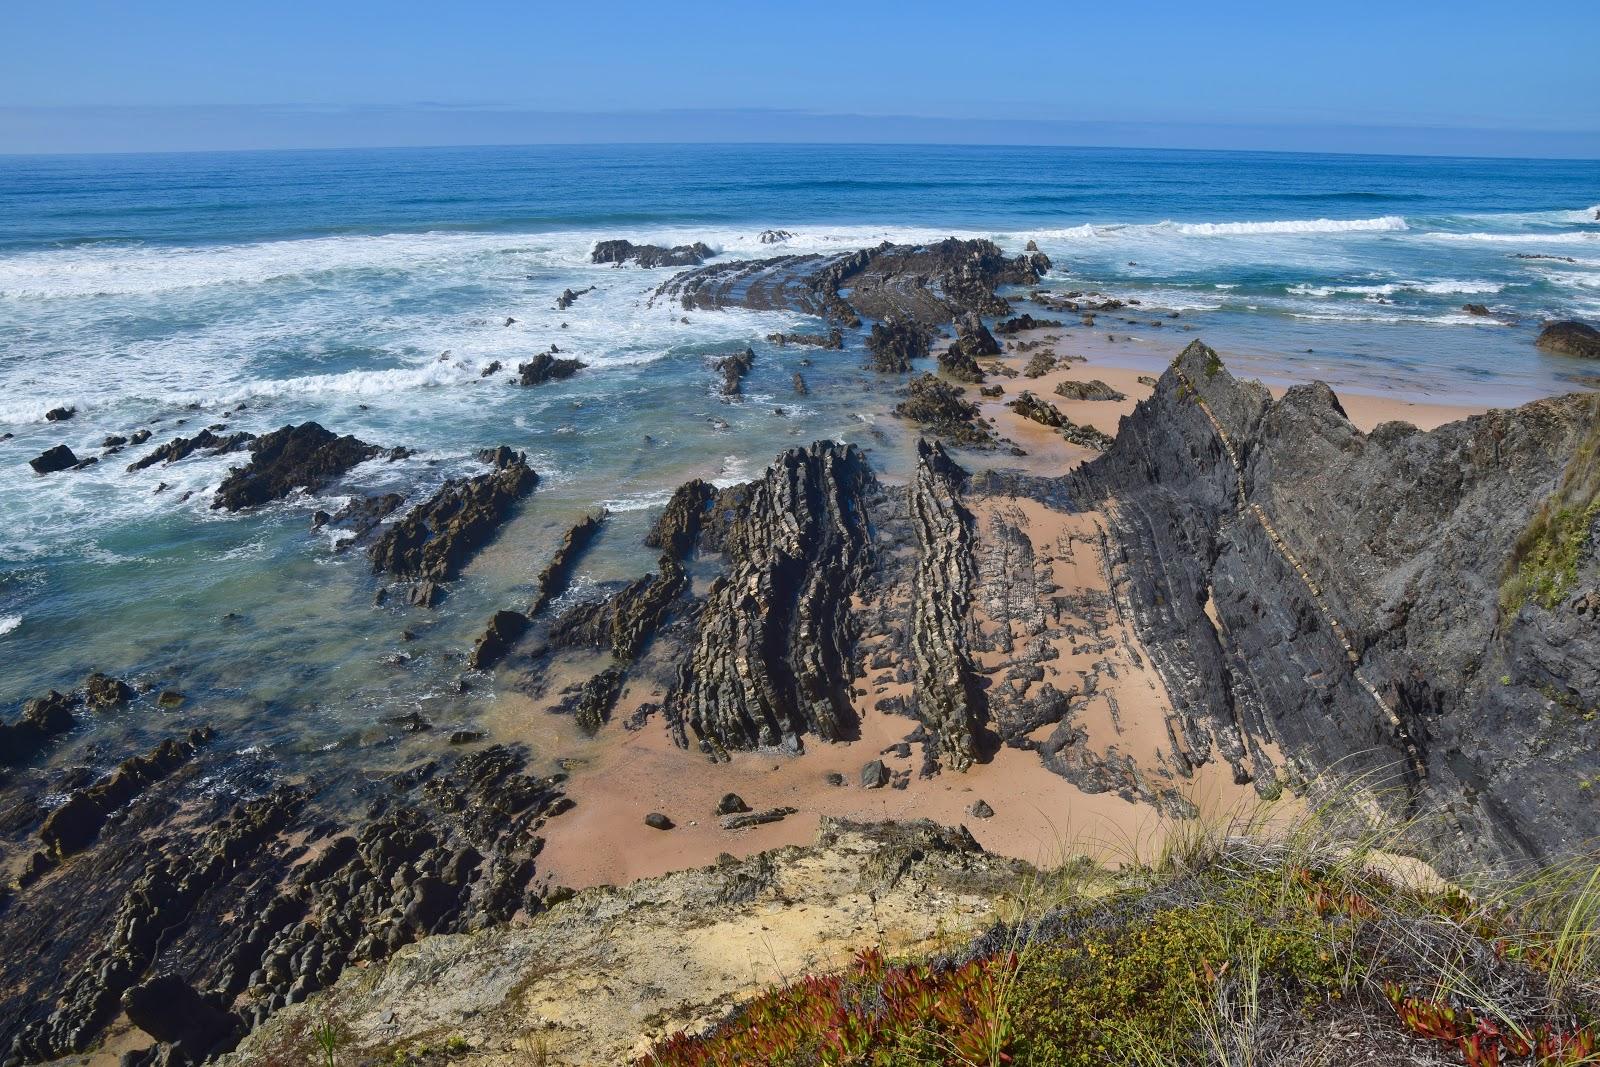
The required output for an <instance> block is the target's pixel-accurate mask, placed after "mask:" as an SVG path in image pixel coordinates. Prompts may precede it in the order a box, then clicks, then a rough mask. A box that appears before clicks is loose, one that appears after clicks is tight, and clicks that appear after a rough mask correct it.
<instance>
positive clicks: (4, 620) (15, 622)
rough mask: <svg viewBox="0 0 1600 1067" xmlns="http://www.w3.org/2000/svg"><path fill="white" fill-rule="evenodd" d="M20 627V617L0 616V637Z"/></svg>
mask: <svg viewBox="0 0 1600 1067" xmlns="http://www.w3.org/2000/svg"><path fill="white" fill-rule="evenodd" d="M21 625H22V616H21V615H0V637H4V636H5V635H6V634H8V633H10V632H11V631H12V630H15V629H16V628H17V627H19V626H21Z"/></svg>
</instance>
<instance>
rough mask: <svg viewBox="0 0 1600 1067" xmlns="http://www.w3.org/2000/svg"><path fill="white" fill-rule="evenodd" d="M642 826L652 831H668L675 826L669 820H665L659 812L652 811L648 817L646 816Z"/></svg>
mask: <svg viewBox="0 0 1600 1067" xmlns="http://www.w3.org/2000/svg"><path fill="white" fill-rule="evenodd" d="M644 824H645V825H646V826H648V827H650V828H651V829H652V830H670V829H672V828H673V826H674V825H676V824H675V823H673V821H672V820H671V819H669V818H667V817H666V816H665V815H663V814H661V813H660V812H659V811H652V812H651V813H650V814H649V815H646V816H645V817H644Z"/></svg>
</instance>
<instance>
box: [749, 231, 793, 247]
mask: <svg viewBox="0 0 1600 1067" xmlns="http://www.w3.org/2000/svg"><path fill="white" fill-rule="evenodd" d="M793 236H794V234H792V233H790V232H789V231H788V230H762V231H761V236H760V237H758V238H757V240H759V241H760V242H761V243H762V244H764V245H775V244H780V243H782V242H784V241H787V240H788V239H789V238H791V237H793Z"/></svg>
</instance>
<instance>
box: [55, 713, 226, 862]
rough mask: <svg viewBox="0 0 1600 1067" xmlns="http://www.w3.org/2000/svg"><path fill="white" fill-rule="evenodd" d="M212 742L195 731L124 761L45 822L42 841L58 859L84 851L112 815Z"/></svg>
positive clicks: (206, 734) (208, 735) (204, 732)
mask: <svg viewBox="0 0 1600 1067" xmlns="http://www.w3.org/2000/svg"><path fill="white" fill-rule="evenodd" d="M209 740H211V731H210V730H195V731H194V732H192V733H191V734H189V736H188V737H187V738H185V739H183V740H181V741H179V740H175V739H172V738H169V739H167V740H166V741H163V742H161V743H160V744H159V745H157V746H156V747H155V748H153V749H151V750H150V751H149V752H148V753H147V754H145V755H143V756H134V757H133V758H132V759H128V760H124V761H123V762H122V764H121V766H119V767H118V768H117V770H116V773H114V774H111V775H107V776H106V777H105V778H102V779H100V780H99V781H97V782H95V783H94V784H93V785H91V786H89V787H88V788H86V789H78V790H74V791H73V792H72V794H71V795H69V796H68V797H67V800H66V803H64V804H62V805H61V806H60V807H59V808H57V809H55V810H54V811H52V812H51V813H50V815H49V817H48V818H46V819H45V821H44V825H43V826H41V827H40V828H39V840H40V841H41V842H43V844H44V846H45V848H46V849H48V850H49V852H50V853H51V854H52V855H53V856H54V857H56V858H58V859H59V858H63V857H66V856H70V855H72V854H73V853H75V852H81V851H83V849H84V848H85V847H87V846H88V844H89V842H91V841H93V840H94V837H95V835H96V834H98V833H99V832H100V827H102V826H104V825H105V822H106V819H108V818H110V816H111V815H112V813H114V812H116V811H117V810H118V809H119V808H122V807H124V806H126V805H127V804H128V802H129V801H131V800H133V798H134V797H136V796H138V795H139V794H140V793H143V792H144V791H145V790H146V789H148V788H149V787H150V786H151V785H152V784H153V783H155V782H159V781H160V780H161V779H163V778H165V777H166V776H167V775H169V774H171V773H172V772H173V771H175V770H177V769H178V768H179V767H181V766H183V764H184V763H186V762H188V760H189V759H190V758H191V757H192V756H193V755H194V753H195V749H196V748H198V747H199V746H200V745H202V744H204V743H205V742H207V741H209Z"/></svg>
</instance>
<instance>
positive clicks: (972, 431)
mask: <svg viewBox="0 0 1600 1067" xmlns="http://www.w3.org/2000/svg"><path fill="white" fill-rule="evenodd" d="M894 413H895V414H896V415H898V416H900V417H901V418H902V419H910V420H911V421H912V422H915V423H918V424H920V425H922V426H924V427H926V428H927V429H929V430H931V431H932V432H933V433H935V434H937V435H938V436H940V437H943V438H945V439H946V440H948V441H953V442H954V443H956V444H958V445H968V446H970V447H974V448H982V447H986V446H988V445H992V444H994V437H993V435H991V434H990V433H989V428H988V427H987V426H985V425H984V424H983V422H982V421H981V420H980V419H979V415H978V408H977V405H975V404H973V403H971V402H970V401H968V400H967V399H966V397H964V396H963V395H962V393H961V390H960V389H959V388H957V387H956V386H953V385H951V384H950V383H949V382H943V381H940V380H939V379H938V378H936V377H934V376H933V375H931V374H919V375H917V377H915V378H913V379H911V387H910V393H909V395H908V396H907V397H906V399H905V400H903V401H901V402H900V403H899V404H897V405H895V409H894Z"/></svg>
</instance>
